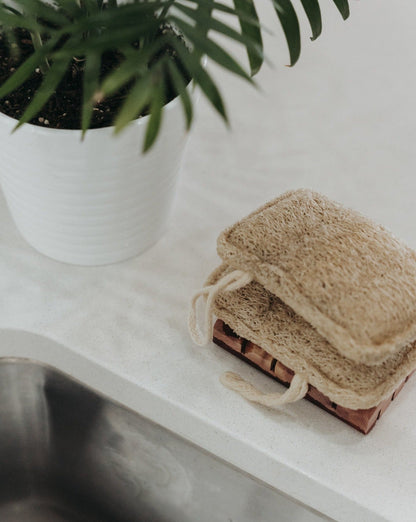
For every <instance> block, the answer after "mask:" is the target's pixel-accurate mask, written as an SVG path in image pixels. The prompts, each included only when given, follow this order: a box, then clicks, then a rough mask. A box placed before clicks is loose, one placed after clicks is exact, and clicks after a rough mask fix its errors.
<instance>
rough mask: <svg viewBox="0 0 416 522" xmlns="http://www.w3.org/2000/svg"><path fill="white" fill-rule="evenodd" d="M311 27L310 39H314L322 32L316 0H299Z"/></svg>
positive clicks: (319, 10)
mask: <svg viewBox="0 0 416 522" xmlns="http://www.w3.org/2000/svg"><path fill="white" fill-rule="evenodd" d="M301 2H302V5H303V8H304V10H305V13H306V16H307V17H308V20H309V24H310V26H311V29H312V37H311V40H316V39H317V38H318V36H319V35H320V34H321V32H322V18H321V9H320V7H319V3H318V0H301Z"/></svg>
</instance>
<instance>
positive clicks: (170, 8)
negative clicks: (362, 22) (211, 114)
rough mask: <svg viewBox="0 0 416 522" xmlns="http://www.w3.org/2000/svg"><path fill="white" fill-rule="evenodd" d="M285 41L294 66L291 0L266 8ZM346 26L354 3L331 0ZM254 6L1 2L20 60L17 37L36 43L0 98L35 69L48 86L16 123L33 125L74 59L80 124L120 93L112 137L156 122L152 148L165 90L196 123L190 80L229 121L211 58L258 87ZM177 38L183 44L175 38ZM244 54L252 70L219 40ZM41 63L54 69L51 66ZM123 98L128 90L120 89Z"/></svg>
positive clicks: (309, 10) (309, 12)
mask: <svg viewBox="0 0 416 522" xmlns="http://www.w3.org/2000/svg"><path fill="white" fill-rule="evenodd" d="M270 1H271V2H272V5H273V7H274V10H275V12H276V15H277V18H278V20H279V21H280V24H281V26H282V29H283V33H284V35H285V39H286V41H287V45H288V49H289V56H290V65H294V64H295V63H296V61H297V60H298V58H299V55H300V52H301V32H300V27H299V21H298V15H297V12H296V10H295V8H294V6H293V4H292V1H291V0H270ZM333 2H334V4H335V6H336V8H337V9H338V10H339V12H340V13H341V15H342V17H343V18H344V19H345V18H347V17H348V16H349V5H348V0H333ZM256 4H257V0H232V2H230V1H229V0H227V1H226V0H224V1H221V0H130V1H129V2H127V3H120V4H118V3H117V0H48V1H46V0H13V4H12V6H8V5H6V4H4V3H0V32H2V33H3V34H4V36H5V40H6V41H8V42H9V43H10V48H11V51H12V52H13V53H15V54H16V52H17V51H16V45H17V42H16V38H15V37H14V35H15V31H16V30H23V31H27V32H28V33H29V34H32V35H33V39H34V40H35V41H34V44H35V45H34V50H33V53H32V54H31V55H30V56H29V57H28V58H27V59H26V60H25V61H24V62H23V63H22V64H21V65H20V66H19V67H18V68H17V70H16V71H15V72H14V73H13V75H12V76H10V78H8V79H7V80H6V81H5V82H4V83H3V84H2V85H0V98H2V97H4V96H7V95H8V94H10V93H11V92H12V91H13V90H15V89H17V88H19V87H21V86H22V85H23V84H24V83H25V82H26V81H27V80H28V79H29V78H30V77H31V75H32V74H33V73H34V71H35V70H36V69H37V68H38V67H39V68H41V69H42V72H43V73H44V78H43V82H42V83H41V85H40V87H39V89H38V91H37V92H36V93H35V95H34V97H33V99H32V100H31V102H30V104H29V105H28V107H27V108H26V110H25V111H24V113H23V116H22V117H21V119H20V121H19V123H18V125H17V127H18V126H20V125H22V124H23V123H25V122H28V121H31V120H32V119H33V118H34V117H35V116H36V115H37V114H38V113H39V111H40V110H41V109H42V107H43V105H44V104H45V103H46V102H47V101H48V99H49V97H50V96H51V95H52V94H53V93H54V91H55V90H56V89H57V88H58V86H59V84H60V82H61V81H62V78H64V76H65V73H66V72H67V71H68V68H69V67H70V66H71V63H72V62H73V60H74V59H76V60H77V61H79V62H80V63H82V64H83V82H82V90H83V101H82V121H81V122H80V126H81V129H82V133H83V134H84V133H85V132H86V131H87V129H88V128H89V127H90V125H91V121H92V114H93V111H94V105H95V104H96V103H97V102H100V101H102V100H103V99H105V98H106V97H109V96H113V95H114V94H116V93H118V92H119V91H120V90H121V89H126V90H127V91H126V92H127V94H126V96H125V99H124V101H123V103H122V105H121V108H120V110H119V112H118V114H117V115H116V117H115V120H114V128H115V132H116V133H118V132H120V131H121V130H123V129H124V128H125V127H126V126H127V125H128V124H129V123H130V122H131V121H132V120H133V119H135V118H136V117H137V116H139V115H140V114H142V113H143V112H146V111H148V112H149V114H150V117H149V121H148V128H147V132H146V137H145V141H144V144H143V149H144V150H145V151H146V150H149V148H151V147H152V145H153V144H154V143H155V141H156V139H157V136H158V134H159V131H160V128H161V123H162V116H163V107H164V103H165V102H166V100H167V90H166V89H167V86H169V88H170V90H171V92H173V93H174V94H176V95H177V96H179V99H180V102H181V105H182V109H183V112H184V117H185V121H186V126H187V128H189V127H190V126H191V124H192V121H193V97H192V95H191V89H190V88H189V86H188V84H189V80H190V78H192V81H193V83H194V84H195V85H197V86H198V87H199V88H200V90H201V91H202V93H203V94H204V96H205V97H206V98H207V99H208V100H209V102H210V103H211V104H212V106H213V108H214V109H215V110H216V111H217V112H218V113H219V114H220V116H221V117H222V118H223V119H224V121H225V122H226V123H228V115H227V111H226V108H225V103H224V100H223V97H222V94H221V92H220V89H219V88H218V85H217V84H216V81H215V80H214V78H213V76H212V75H211V73H210V71H209V69H207V68H205V67H204V65H203V59H202V57H203V56H204V55H205V56H207V57H209V58H210V59H211V60H212V61H214V62H215V63H217V64H218V65H220V66H221V67H223V68H224V69H226V70H227V71H229V72H231V73H233V74H235V75H237V76H239V77H241V78H243V79H244V80H246V81H248V82H250V83H254V82H253V79H252V76H254V75H255V74H256V73H257V72H258V71H259V70H260V68H261V67H262V65H263V63H264V53H263V37H262V33H263V27H262V23H261V20H260V19H259V15H258V12H257V10H256ZM300 5H301V9H303V11H304V14H305V15H306V17H307V19H308V21H309V25H310V27H311V31H312V39H313V40H314V39H316V38H317V37H318V36H319V35H320V34H321V31H322V18H321V11H320V6H319V0H301V3H300ZM176 31H178V32H179V33H180V34H181V35H182V36H180V37H179V36H177V35H176ZM218 35H219V36H221V37H226V38H227V39H229V40H230V41H232V42H234V43H237V44H238V45H240V46H242V47H243V48H244V49H245V51H246V53H247V57H248V68H247V69H248V70H246V67H245V66H244V65H242V64H241V63H240V61H239V60H237V59H235V58H234V57H233V56H232V55H231V54H230V52H229V51H228V50H227V49H226V48H225V46H224V45H220V44H219V43H218V39H217V36H218ZM107 52H116V53H117V54H118V55H119V56H122V57H123V60H122V61H121V63H120V65H119V66H118V67H116V68H115V69H114V70H112V71H111V72H110V73H108V74H105V75H103V74H102V71H101V66H102V57H103V55H105V53H107ZM45 64H47V65H48V67H45ZM123 92H124V91H123Z"/></svg>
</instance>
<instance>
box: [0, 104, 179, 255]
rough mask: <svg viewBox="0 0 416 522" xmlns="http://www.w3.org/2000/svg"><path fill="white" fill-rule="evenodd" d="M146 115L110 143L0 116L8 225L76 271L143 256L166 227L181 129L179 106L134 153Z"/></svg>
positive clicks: (107, 132)
mask: <svg viewBox="0 0 416 522" xmlns="http://www.w3.org/2000/svg"><path fill="white" fill-rule="evenodd" d="M147 120H148V117H144V118H141V119H138V120H136V121H134V122H133V123H132V124H131V125H130V126H129V127H128V128H127V129H125V131H124V132H122V133H121V135H119V136H117V137H115V136H114V135H113V128H112V127H107V128H103V129H94V130H90V131H88V132H87V134H86V137H85V140H84V141H83V142H82V141H81V133H80V131H76V130H56V129H47V128H42V127H37V126H34V125H24V126H22V128H20V129H19V130H18V131H17V132H15V133H14V134H11V130H12V129H13V127H14V126H15V124H16V121H15V120H14V119H12V118H9V117H8V116H5V115H4V114H1V113H0V137H1V145H0V180H1V186H2V189H3V192H4V196H5V198H6V201H7V204H8V206H9V208H10V211H11V214H12V216H13V218H14V221H15V223H16V225H17V227H18V229H19V230H20V232H21V234H22V235H23V237H24V238H25V239H26V240H27V242H28V243H30V244H31V245H32V246H33V247H34V248H36V249H37V250H38V251H39V252H42V253H43V254H45V255H47V256H49V257H52V258H54V259H56V260H59V261H64V262H67V263H73V264H79V265H102V264H108V263H114V262H117V261H121V260H124V259H128V258H130V257H132V256H135V255H137V254H139V253H140V252H143V251H144V250H146V249H147V248H148V247H150V246H151V245H152V244H154V243H155V242H156V241H157V240H158V239H159V238H160V236H161V235H162V233H163V232H164V230H165V228H166V224H167V220H168V218H169V215H170V211H171V208H172V203H173V199H174V194H175V183H176V178H177V174H178V171H179V167H180V164H181V159H182V155H183V150H184V146H185V142H186V131H185V125H184V118H183V115H182V108H181V106H180V102H179V100H177V99H175V100H173V101H171V102H170V103H169V104H168V105H166V107H165V111H164V116H163V123H162V130H161V134H160V136H159V137H158V140H157V142H156V144H155V146H154V147H153V148H152V149H151V150H150V152H149V153H147V154H145V155H143V154H142V153H141V148H142V143H143V137H144V133H145V129H146V124H147Z"/></svg>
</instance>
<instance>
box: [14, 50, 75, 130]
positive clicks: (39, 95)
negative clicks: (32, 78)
mask: <svg viewBox="0 0 416 522" xmlns="http://www.w3.org/2000/svg"><path fill="white" fill-rule="evenodd" d="M70 62H71V58H61V59H59V60H55V61H54V63H53V64H52V66H51V68H50V69H49V70H48V72H47V73H46V74H45V76H44V79H43V82H42V84H41V86H40V87H39V89H38V90H37V92H36V94H35V96H34V97H33V100H32V101H31V102H30V104H29V106H28V107H27V108H26V110H25V112H24V113H23V116H22V117H21V118H20V120H19V122H18V124H17V125H16V127H15V129H14V130H16V129H18V128H19V127H20V126H21V125H23V124H24V123H27V122H28V121H30V120H31V119H32V118H34V117H35V116H36V114H37V113H38V112H39V111H40V110H41V109H42V107H43V106H44V105H45V103H46V102H47V101H48V100H49V98H50V97H51V96H52V94H53V93H54V92H55V90H56V88H57V87H58V84H59V83H60V81H61V80H62V78H63V77H64V76H65V73H66V72H67V71H68V66H69V64H70Z"/></svg>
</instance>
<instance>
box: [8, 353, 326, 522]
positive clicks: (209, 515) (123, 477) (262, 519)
mask: <svg viewBox="0 0 416 522" xmlns="http://www.w3.org/2000/svg"><path fill="white" fill-rule="evenodd" d="M0 397H1V402H0V520H1V522H140V521H145V522H254V521H256V522H268V521H269V520H270V521H273V522H275V521H276V520H279V522H282V521H286V520H287V521H289V520H290V521H291V522H293V521H298V522H299V521H302V522H306V521H308V522H310V521H317V520H322V519H321V517H320V516H319V515H317V514H315V513H312V512H310V511H309V510H307V509H306V508H304V507H303V506H300V505H298V504H295V503H294V502H293V501H292V500H290V499H288V498H286V497H284V496H283V495H281V494H280V493H278V492H277V491H274V490H272V489H270V488H268V487H267V486H265V485H264V484H262V483H260V482H258V481H256V480H254V479H253V478H252V477H249V476H247V475H246V474H244V473H243V472H241V471H239V470H237V469H234V468H233V467H231V466H229V465H228V464H226V463H225V462H223V461H221V460H219V459H217V458H216V457H215V456H213V455H210V454H208V453H206V452H204V451H203V450H201V449H200V448H197V447H196V446H194V445H193V444H192V443H190V442H188V441H186V440H184V439H182V438H180V437H178V436H177V435H175V434H173V433H171V432H169V431H168V430H166V429H165V428H163V427H161V426H159V425H156V424H154V423H153V422H152V421H150V420H148V419H146V418H144V417H142V416H140V415H138V414H137V413H135V412H133V411H131V410H129V409H127V408H125V407H124V406H122V405H120V404H118V403H115V402H114V401H112V400H111V399H109V398H107V397H105V396H102V395H101V394H99V393H97V392H95V391H93V390H92V389H90V388H89V387H88V386H86V385H84V384H82V383H80V382H78V381H76V380H74V379H73V378H71V377H69V376H67V375H65V374H63V373H61V372H60V371H58V370H56V369H54V368H52V367H49V366H47V365H45V364H42V363H38V362H34V361H31V360H27V359H19V358H14V359H9V358H7V359H0Z"/></svg>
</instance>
